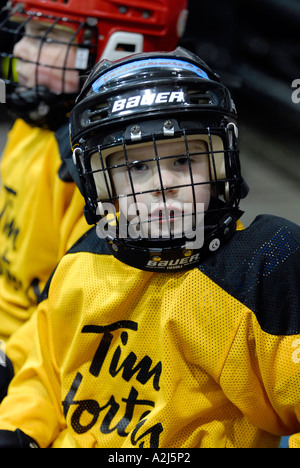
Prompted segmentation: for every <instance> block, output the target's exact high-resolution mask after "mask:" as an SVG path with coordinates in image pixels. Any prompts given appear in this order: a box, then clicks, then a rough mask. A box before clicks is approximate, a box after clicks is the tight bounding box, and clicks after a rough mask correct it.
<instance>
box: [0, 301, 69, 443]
mask: <svg viewBox="0 0 300 468" xmlns="http://www.w3.org/2000/svg"><path fill="white" fill-rule="evenodd" d="M47 305H48V303H47V301H44V302H43V303H41V305H40V307H39V308H38V311H37V321H36V323H37V333H36V334H35V337H34V341H33V346H32V349H31V352H30V354H29V356H28V359H27V361H26V363H25V365H24V366H23V368H22V369H21V371H20V372H19V373H18V374H17V375H16V377H15V378H14V379H13V381H12V383H11V385H10V388H9V394H8V396H7V397H6V398H5V399H4V400H3V402H2V404H1V405H0V438H1V431H10V432H15V431H16V430H20V431H21V432H22V433H24V434H26V436H27V437H29V438H30V439H33V440H34V441H35V442H36V443H37V445H38V446H39V447H42V448H45V447H48V446H50V444H51V442H52V441H53V440H54V439H55V438H56V437H57V435H58V434H59V433H60V431H61V430H62V429H63V427H64V426H65V421H64V418H63V415H62V412H61V405H60V379H59V369H58V367H57V365H56V364H55V351H54V345H53V343H52V340H51V337H50V336H51V335H50V333H49V323H48V310H47Z"/></svg>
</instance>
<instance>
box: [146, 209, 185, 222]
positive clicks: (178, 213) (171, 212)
mask: <svg viewBox="0 0 300 468" xmlns="http://www.w3.org/2000/svg"><path fill="white" fill-rule="evenodd" d="M183 215H184V212H183V211H182V210H180V209H179V208H178V207H172V206H168V207H164V206H163V207H158V208H156V209H155V210H153V211H152V213H150V215H149V221H151V222H152V221H158V222H159V223H160V224H162V223H166V222H174V221H175V220H176V219H178V218H179V219H182V217H183Z"/></svg>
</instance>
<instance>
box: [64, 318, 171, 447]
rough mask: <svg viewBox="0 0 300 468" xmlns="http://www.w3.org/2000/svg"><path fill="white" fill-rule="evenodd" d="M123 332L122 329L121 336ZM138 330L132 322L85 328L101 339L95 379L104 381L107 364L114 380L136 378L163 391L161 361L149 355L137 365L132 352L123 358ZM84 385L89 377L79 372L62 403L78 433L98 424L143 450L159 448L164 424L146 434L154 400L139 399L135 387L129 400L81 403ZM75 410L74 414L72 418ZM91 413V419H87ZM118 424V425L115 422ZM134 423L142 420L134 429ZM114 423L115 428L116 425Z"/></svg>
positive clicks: (93, 370) (91, 370)
mask: <svg viewBox="0 0 300 468" xmlns="http://www.w3.org/2000/svg"><path fill="white" fill-rule="evenodd" d="M119 330H121V333H120V331H119ZM137 330H138V324H137V323H136V322H133V321H130V320H124V321H119V322H116V323H112V324H110V325H106V326H99V325H86V326H84V327H83V329H82V330H81V332H82V333H88V334H96V335H99V336H100V342H99V345H98V348H97V350H96V353H95V355H94V357H93V359H92V361H91V365H90V368H89V374H90V375H91V376H93V377H94V378H95V379H98V378H100V379H101V377H103V376H102V374H101V370H102V368H103V364H104V362H105V363H106V364H109V367H108V369H109V371H108V372H109V374H110V376H111V377H112V378H116V377H117V376H118V375H120V376H121V378H122V379H123V380H124V381H126V382H129V381H131V380H132V379H133V377H135V379H136V381H137V382H139V383H140V384H142V385H151V386H152V387H153V389H154V390H155V391H159V389H160V385H159V380H160V376H161V373H162V364H161V362H160V361H159V362H157V363H156V364H155V365H153V362H152V359H151V358H150V357H149V356H147V355H146V356H145V357H143V359H141V360H140V361H139V362H137V356H136V354H135V353H134V352H132V351H131V352H130V353H129V354H128V355H126V357H125V358H124V357H123V354H124V347H125V346H126V344H127V342H128V339H129V335H130V334H131V333H134V332H137ZM112 343H114V344H112ZM113 346H115V348H113ZM113 350H114V352H113V355H112V358H111V360H110V362H107V361H108V352H109V351H110V352H112V351H113ZM110 355H111V354H110ZM86 378H87V376H86ZM89 378H90V377H89ZM106 378H107V376H106ZM104 380H105V379H104ZM84 385H85V377H84V376H83V375H82V374H81V373H80V372H77V374H76V376H75V378H74V380H73V382H72V384H71V387H70V390H69V391H68V393H67V395H66V397H65V399H64V401H63V402H62V406H63V410H64V415H65V418H67V417H68V416H70V419H69V421H70V424H71V426H72V429H73V430H74V431H75V432H76V433H77V434H84V433H86V432H88V431H89V430H90V429H91V428H93V427H94V426H95V425H96V424H97V427H98V430H99V431H100V432H101V433H102V434H110V433H112V432H114V431H115V432H116V433H117V434H118V436H119V437H127V436H130V442H131V444H132V445H133V446H139V447H140V448H141V447H143V446H144V444H145V443H147V446H149V447H153V448H155V447H159V436H160V434H161V432H162V431H163V426H162V424H161V423H157V424H154V425H153V426H151V427H150V428H149V427H148V428H147V430H145V431H144V432H143V426H144V424H145V423H146V422H147V418H146V416H147V415H148V414H149V413H150V412H151V410H152V409H153V408H154V407H155V402H154V401H152V400H144V399H139V393H138V391H137V390H136V388H135V387H134V386H131V388H130V390H129V394H127V395H126V397H125V398H119V399H118V400H116V398H115V396H114V395H112V396H111V397H110V398H109V399H108V401H99V402H98V401H97V400H94V399H90V398H89V399H86V400H78V399H76V395H77V393H78V390H79V388H80V389H81V388H82V387H84ZM116 387H117V388H120V386H119V385H116ZM124 403H125V405H124ZM124 406H125V407H124ZM122 408H123V409H122ZM71 409H72V414H71V415H70V414H69V413H70V411H71ZM87 414H88V415H89V416H90V417H87ZM140 414H141V416H140ZM83 415H84V416H83ZM99 419H100V420H99ZM115 421H118V422H117V423H115ZM132 421H138V422H137V424H136V425H135V426H134V427H133V426H132ZM113 424H115V425H114V426H113ZM129 426H130V429H129Z"/></svg>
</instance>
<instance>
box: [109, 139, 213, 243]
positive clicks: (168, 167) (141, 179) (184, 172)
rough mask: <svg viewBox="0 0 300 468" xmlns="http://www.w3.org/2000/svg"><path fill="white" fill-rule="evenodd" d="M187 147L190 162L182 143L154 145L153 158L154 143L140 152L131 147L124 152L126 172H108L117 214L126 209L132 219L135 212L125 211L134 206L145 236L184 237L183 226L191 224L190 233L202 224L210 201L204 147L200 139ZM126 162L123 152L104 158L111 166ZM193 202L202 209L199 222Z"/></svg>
mask: <svg viewBox="0 0 300 468" xmlns="http://www.w3.org/2000/svg"><path fill="white" fill-rule="evenodd" d="M188 146H189V155H190V157H189V156H188V155H187V154H186V146H185V143H184V141H182V142H178V141H177V142H172V141H170V140H169V141H166V142H162V141H158V143H157V153H158V158H156V157H155V149H154V147H153V144H152V143H151V144H149V145H148V146H143V147H139V145H135V146H134V147H132V148H128V149H127V158H128V163H129V164H128V167H127V166H123V167H118V168H113V169H111V170H110V174H111V178H112V182H113V186H114V191H115V192H116V195H117V196H118V197H119V205H120V211H121V212H122V211H124V209H122V206H126V209H127V213H123V214H124V215H125V216H126V217H127V219H128V221H131V220H132V219H133V218H135V219H136V216H137V215H136V209H135V210H134V209H133V210H132V211H131V214H128V207H130V206H132V207H134V206H136V204H137V207H138V210H139V217H140V220H141V230H144V231H143V235H144V236H150V237H159V236H162V237H164V236H166V237H168V236H169V235H170V234H172V235H177V236H179V235H180V234H182V232H183V229H182V226H183V221H184V222H185V223H186V224H185V225H188V223H190V224H191V223H192V229H194V228H195V225H196V224H198V223H199V222H200V221H202V220H203V212H204V211H206V210H207V208H208V205H209V201H210V196H211V187H210V184H209V180H210V177H209V174H210V171H209V161H208V153H207V144H206V142H204V141H202V140H201V139H200V138H199V140H194V141H190V142H189V145H188ZM124 162H125V159H124V152H123V151H118V152H116V153H113V154H112V155H110V156H109V158H108V164H109V166H114V165H122V164H124ZM192 183H193V186H192ZM132 187H134V192H135V199H134V196H133V188H132ZM162 188H163V190H162ZM124 199H126V204H125V203H123V200H124ZM135 202H136V204H135ZM195 203H198V204H203V206H202V211H201V214H199V216H197V221H195V219H196V218H195V215H194V214H193V213H195ZM129 213H130V210H129ZM200 218H201V219H200Z"/></svg>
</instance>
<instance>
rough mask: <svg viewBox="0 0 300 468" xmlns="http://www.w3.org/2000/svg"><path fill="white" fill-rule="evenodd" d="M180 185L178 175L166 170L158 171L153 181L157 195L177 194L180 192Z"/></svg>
mask: <svg viewBox="0 0 300 468" xmlns="http://www.w3.org/2000/svg"><path fill="white" fill-rule="evenodd" d="M178 185H179V181H178V175H175V174H173V172H172V171H170V170H168V169H164V168H161V169H160V170H157V173H156V176H155V178H154V181H153V186H154V191H155V193H157V194H160V193H161V192H162V191H164V192H168V193H172V194H175V193H177V192H178Z"/></svg>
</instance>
